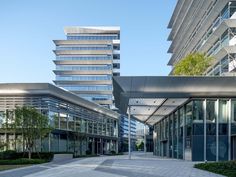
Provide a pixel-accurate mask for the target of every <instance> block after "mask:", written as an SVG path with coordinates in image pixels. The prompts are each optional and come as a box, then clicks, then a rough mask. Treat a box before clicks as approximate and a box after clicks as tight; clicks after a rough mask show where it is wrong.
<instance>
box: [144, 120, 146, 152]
mask: <svg viewBox="0 0 236 177" xmlns="http://www.w3.org/2000/svg"><path fill="white" fill-rule="evenodd" d="M146 144H147V140H146V123H144V153H146V152H147V147H146Z"/></svg>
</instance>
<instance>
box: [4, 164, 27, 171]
mask: <svg viewBox="0 0 236 177" xmlns="http://www.w3.org/2000/svg"><path fill="white" fill-rule="evenodd" d="M26 166H30V165H29V164H27V165H26V164H25V165H0V171H3V170H11V169H15V168H21V167H26Z"/></svg>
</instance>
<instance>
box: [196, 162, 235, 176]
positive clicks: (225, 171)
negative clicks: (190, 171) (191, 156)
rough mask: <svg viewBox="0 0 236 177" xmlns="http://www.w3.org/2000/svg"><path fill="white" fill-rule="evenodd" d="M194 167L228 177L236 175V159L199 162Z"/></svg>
mask: <svg viewBox="0 0 236 177" xmlns="http://www.w3.org/2000/svg"><path fill="white" fill-rule="evenodd" d="M194 167H195V168H198V169H201V170H206V171H209V172H213V173H217V174H221V175H224V176H228V177H236V161H227V162H209V163H199V164H195V166H194Z"/></svg>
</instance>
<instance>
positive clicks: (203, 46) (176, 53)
mask: <svg viewBox="0 0 236 177" xmlns="http://www.w3.org/2000/svg"><path fill="white" fill-rule="evenodd" d="M235 12H236V1H235V0H197V1H195V0H178V2H177V5H176V7H175V10H174V12H173V15H172V17H171V20H170V22H169V25H168V28H170V29H171V32H170V35H169V37H168V40H169V41H171V45H170V48H169V50H168V52H169V53H171V54H172V56H171V58H170V60H169V63H168V65H170V66H172V71H173V69H174V66H175V64H177V63H178V62H179V61H180V60H181V59H182V58H184V57H185V56H186V55H188V54H189V53H194V52H201V53H205V54H206V55H207V56H210V57H213V63H212V65H211V66H210V67H209V68H208V69H207V70H206V72H205V75H209V76H219V75H220V76H221V75H235V71H236V48H235V45H236V13H235ZM171 73H172V72H171ZM171 73H170V74H171Z"/></svg>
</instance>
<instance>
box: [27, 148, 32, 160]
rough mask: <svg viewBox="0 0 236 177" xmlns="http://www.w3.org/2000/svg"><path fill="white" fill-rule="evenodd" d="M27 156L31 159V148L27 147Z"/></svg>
mask: <svg viewBox="0 0 236 177" xmlns="http://www.w3.org/2000/svg"><path fill="white" fill-rule="evenodd" d="M28 157H29V159H31V149H30V148H29V152H28Z"/></svg>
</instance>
